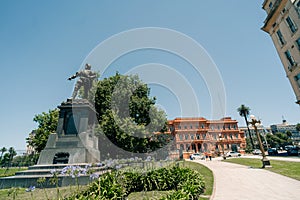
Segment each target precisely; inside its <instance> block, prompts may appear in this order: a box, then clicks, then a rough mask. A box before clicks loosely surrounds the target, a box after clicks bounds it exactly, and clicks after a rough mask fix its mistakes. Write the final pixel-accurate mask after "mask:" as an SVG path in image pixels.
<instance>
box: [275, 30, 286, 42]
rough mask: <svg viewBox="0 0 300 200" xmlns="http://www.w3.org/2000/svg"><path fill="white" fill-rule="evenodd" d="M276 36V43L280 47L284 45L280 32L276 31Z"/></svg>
mask: <svg viewBox="0 0 300 200" xmlns="http://www.w3.org/2000/svg"><path fill="white" fill-rule="evenodd" d="M276 35H277V38H278V41H279V43H280V44H281V46H282V45H284V44H285V40H284V38H283V35H282V33H281V31H280V30H278V31H276Z"/></svg>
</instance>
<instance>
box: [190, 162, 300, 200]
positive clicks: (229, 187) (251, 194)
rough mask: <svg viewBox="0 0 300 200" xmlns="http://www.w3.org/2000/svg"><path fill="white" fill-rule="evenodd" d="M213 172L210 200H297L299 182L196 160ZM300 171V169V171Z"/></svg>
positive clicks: (261, 171)
mask: <svg viewBox="0 0 300 200" xmlns="http://www.w3.org/2000/svg"><path fill="white" fill-rule="evenodd" d="M194 162H199V163H201V164H203V165H205V166H207V167H208V168H210V169H211V170H212V171H213V173H214V179H215V181H214V184H215V185H214V192H213V194H212V197H211V200H241V199H243V200H260V199H263V200H296V199H300V181H297V180H295V179H292V178H288V177H285V176H282V175H279V174H276V173H273V172H270V171H267V170H264V169H253V168H249V167H247V166H242V165H238V164H232V163H227V162H221V161H220V159H213V160H212V161H202V160H196V161H194ZM299 170H300V169H299Z"/></svg>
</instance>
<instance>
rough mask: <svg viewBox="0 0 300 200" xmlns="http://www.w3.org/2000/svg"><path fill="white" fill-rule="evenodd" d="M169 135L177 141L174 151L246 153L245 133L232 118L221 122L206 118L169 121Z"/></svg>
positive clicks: (223, 119)
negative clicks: (235, 151) (232, 151)
mask: <svg viewBox="0 0 300 200" xmlns="http://www.w3.org/2000/svg"><path fill="white" fill-rule="evenodd" d="M168 128H169V133H170V134H172V135H173V137H174V140H175V145H174V150H177V151H181V152H183V153H184V152H190V153H195V152H210V153H213V154H220V153H223V152H224V151H225V152H226V151H231V150H233V149H236V150H238V151H241V152H244V149H245V148H246V141H245V135H244V132H243V131H241V130H240V129H239V128H238V124H237V121H236V120H232V119H231V118H230V117H226V118H222V119H220V120H207V119H205V118H175V119H174V120H169V121H168Z"/></svg>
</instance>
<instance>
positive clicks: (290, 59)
mask: <svg viewBox="0 0 300 200" xmlns="http://www.w3.org/2000/svg"><path fill="white" fill-rule="evenodd" d="M284 55H285V57H286V59H287V60H288V61H289V64H290V66H291V67H292V66H294V65H295V64H296V63H295V60H294V58H293V56H292V54H291V52H290V51H289V50H287V51H286V52H284Z"/></svg>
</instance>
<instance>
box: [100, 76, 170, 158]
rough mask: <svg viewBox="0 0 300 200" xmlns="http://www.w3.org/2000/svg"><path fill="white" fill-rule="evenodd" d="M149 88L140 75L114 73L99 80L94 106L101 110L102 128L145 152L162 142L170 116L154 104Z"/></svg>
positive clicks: (126, 145) (116, 139)
mask: <svg viewBox="0 0 300 200" xmlns="http://www.w3.org/2000/svg"><path fill="white" fill-rule="evenodd" d="M149 94H150V89H149V88H148V86H147V85H146V84H144V83H143V82H142V81H141V80H140V79H139V78H138V76H137V75H132V76H125V75H120V74H119V73H116V75H115V76H112V77H109V78H105V79H104V80H102V81H99V82H98V85H97V91H96V94H95V107H96V110H97V112H98V119H99V124H100V130H101V131H100V132H101V133H103V134H105V135H106V136H107V137H108V138H109V140H110V141H111V142H112V143H113V144H115V145H117V146H118V147H120V148H122V149H124V150H127V151H130V152H139V153H145V152H150V151H153V150H155V149H157V148H159V147H161V146H163V145H164V144H165V143H166V142H167V141H168V140H169V138H168V136H167V135H165V134H155V133H157V132H161V133H163V132H164V131H166V124H167V118H166V114H165V113H164V111H162V110H159V109H158V108H157V107H156V106H155V100H156V99H155V98H150V97H149Z"/></svg>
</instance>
